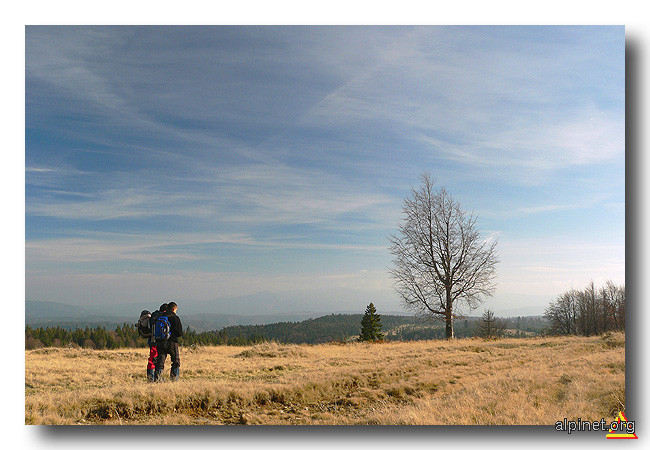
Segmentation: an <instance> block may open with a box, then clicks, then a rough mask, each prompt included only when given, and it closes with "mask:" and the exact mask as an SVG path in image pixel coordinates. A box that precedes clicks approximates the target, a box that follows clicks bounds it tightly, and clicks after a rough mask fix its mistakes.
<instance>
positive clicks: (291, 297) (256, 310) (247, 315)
mask: <svg viewBox="0 0 650 450" xmlns="http://www.w3.org/2000/svg"><path fill="white" fill-rule="evenodd" d="M177 302H178V304H179V316H181V319H182V320H183V324H184V325H185V326H190V327H192V328H193V329H194V330H196V331H209V330H219V329H221V328H224V327H228V326H236V325H266V324H272V323H277V322H299V321H303V320H307V319H314V318H317V317H322V316H324V315H329V314H362V313H363V312H364V310H365V308H366V306H367V305H368V304H369V303H370V302H373V303H374V304H375V306H376V307H377V311H378V312H379V314H381V315H395V316H410V314H409V313H408V312H405V311H404V310H401V308H400V306H399V303H397V302H396V300H395V299H394V298H392V297H387V296H384V297H382V295H380V294H377V293H372V292H365V291H361V290H359V291H351V290H341V289H336V288H332V289H321V290H318V291H314V292H299V291H296V292H283V293H273V292H268V291H263V292H258V293H255V294H251V295H244V296H239V297H227V298H219V299H215V300H210V301H189V300H178V301H177ZM540 302H541V299H540V298H537V297H536V296H510V297H508V296H505V297H504V298H503V301H502V302H501V303H502V304H503V303H505V304H506V305H507V306H506V307H504V308H494V307H492V306H491V304H492V302H486V303H485V304H484V305H483V306H482V307H481V308H479V309H477V310H475V311H472V312H471V313H468V314H467V315H471V316H478V317H480V316H481V315H482V314H483V311H484V309H485V308H492V309H494V312H495V313H496V315H497V316H500V317H517V316H535V315H541V314H543V312H540V311H543V309H542V308H541V307H540V306H536V305H539V304H540ZM161 303H162V301H161ZM159 306H160V303H152V302H141V301H135V302H130V303H121V304H120V303H97V304H93V305H87V306H78V305H70V304H65V303H55V302H49V301H31V300H26V301H25V323H26V324H27V325H30V326H37V327H38V326H48V325H49V326H53V325H54V326H56V325H58V326H62V327H65V328H77V327H84V328H85V327H86V326H91V327H92V326H104V327H107V328H112V327H115V326H117V325H121V324H123V323H129V324H131V323H135V322H136V321H137V319H138V317H139V316H140V312H141V311H142V310H148V311H154V310H156V309H158V307H159Z"/></svg>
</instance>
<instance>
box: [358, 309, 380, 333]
mask: <svg viewBox="0 0 650 450" xmlns="http://www.w3.org/2000/svg"><path fill="white" fill-rule="evenodd" d="M383 338H384V335H383V334H382V332H381V316H380V315H379V314H377V310H376V309H375V305H373V304H372V303H371V304H369V305H368V307H367V308H366V313H365V314H364V315H363V319H361V335H360V336H359V340H360V341H370V342H373V341H380V340H382V339H383Z"/></svg>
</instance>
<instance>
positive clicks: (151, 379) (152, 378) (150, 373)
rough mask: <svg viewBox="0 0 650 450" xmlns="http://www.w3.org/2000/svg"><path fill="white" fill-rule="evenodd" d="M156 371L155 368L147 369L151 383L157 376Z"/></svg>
mask: <svg viewBox="0 0 650 450" xmlns="http://www.w3.org/2000/svg"><path fill="white" fill-rule="evenodd" d="M154 372H155V370H154V369H147V380H149V382H150V383H153V381H154V378H155V374H154Z"/></svg>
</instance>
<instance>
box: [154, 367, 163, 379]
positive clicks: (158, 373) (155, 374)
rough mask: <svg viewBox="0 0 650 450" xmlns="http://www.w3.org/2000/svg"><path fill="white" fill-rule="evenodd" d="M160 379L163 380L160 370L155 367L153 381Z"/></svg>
mask: <svg viewBox="0 0 650 450" xmlns="http://www.w3.org/2000/svg"><path fill="white" fill-rule="evenodd" d="M162 380H163V374H162V370H158V369H156V370H155V372H154V373H153V381H162Z"/></svg>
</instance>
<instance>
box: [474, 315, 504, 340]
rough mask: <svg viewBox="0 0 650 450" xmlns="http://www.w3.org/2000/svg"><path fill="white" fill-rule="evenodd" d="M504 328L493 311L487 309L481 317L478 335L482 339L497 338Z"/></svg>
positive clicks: (502, 333)
mask: <svg viewBox="0 0 650 450" xmlns="http://www.w3.org/2000/svg"><path fill="white" fill-rule="evenodd" d="M505 328H506V325H505V323H504V322H503V321H502V320H500V319H498V318H497V317H496V316H495V315H494V311H492V310H491V309H488V310H487V311H485V312H484V313H483V317H482V318H481V325H480V327H479V336H481V337H482V338H483V339H498V338H500V337H503V335H504V332H505Z"/></svg>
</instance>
